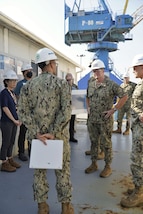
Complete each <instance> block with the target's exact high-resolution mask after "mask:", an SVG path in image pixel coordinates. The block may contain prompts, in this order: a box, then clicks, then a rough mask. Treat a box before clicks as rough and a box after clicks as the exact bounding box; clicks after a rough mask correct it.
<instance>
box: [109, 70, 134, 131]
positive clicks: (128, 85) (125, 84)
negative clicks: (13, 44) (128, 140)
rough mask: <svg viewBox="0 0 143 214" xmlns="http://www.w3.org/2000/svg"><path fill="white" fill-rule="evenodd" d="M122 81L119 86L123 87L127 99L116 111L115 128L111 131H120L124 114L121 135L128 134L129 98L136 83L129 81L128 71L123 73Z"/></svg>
mask: <svg viewBox="0 0 143 214" xmlns="http://www.w3.org/2000/svg"><path fill="white" fill-rule="evenodd" d="M123 77H124V82H123V83H122V84H121V87H122V88H123V89H124V91H125V92H126V93H127V94H128V100H127V101H126V103H125V104H124V105H123V107H122V108H121V109H119V111H118V116H117V123H118V125H117V127H118V128H117V129H116V130H114V131H113V133H118V134H121V133H122V120H123V117H124V115H125V114H126V130H125V131H124V132H123V135H129V132H130V118H131V113H130V112H131V98H132V94H133V91H134V89H135V87H136V83H133V82H130V76H129V73H128V72H126V73H125V74H124V76H123Z"/></svg>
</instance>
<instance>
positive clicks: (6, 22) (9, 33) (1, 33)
mask: <svg viewBox="0 0 143 214" xmlns="http://www.w3.org/2000/svg"><path fill="white" fill-rule="evenodd" d="M43 47H48V48H50V49H52V50H53V51H54V52H55V54H56V55H57V57H58V59H59V63H58V71H57V75H58V76H59V77H60V78H64V77H65V75H66V73H67V72H71V73H72V74H73V76H74V77H75V82H76V69H77V68H78V67H80V65H79V64H78V63H76V62H74V61H73V60H71V59H70V58H68V57H67V56H66V55H64V54H62V52H60V51H59V50H56V49H55V48H53V47H52V46H51V45H50V44H48V43H46V42H45V41H43V40H42V39H40V38H39V37H37V36H36V35H34V34H33V33H32V32H29V31H28V30H26V29H25V28H24V27H22V26H21V25H20V24H19V23H16V22H15V21H13V20H12V19H11V18H9V17H8V16H6V15H5V14H3V13H2V12H0V90H1V89H2V87H3V82H2V75H3V72H4V71H5V70H7V69H14V70H15V71H16V73H17V74H18V76H19V78H21V77H22V75H21V67H22V65H23V63H31V65H32V67H33V70H34V73H35V75H37V74H38V72H40V71H38V67H37V66H36V65H35V53H36V52H37V50H38V49H40V48H43Z"/></svg>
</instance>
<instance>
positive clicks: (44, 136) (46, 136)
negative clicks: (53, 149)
mask: <svg viewBox="0 0 143 214" xmlns="http://www.w3.org/2000/svg"><path fill="white" fill-rule="evenodd" d="M36 137H37V139H39V140H41V141H42V142H43V143H44V144H45V145H47V143H46V140H54V139H55V137H54V135H53V134H50V133H46V134H40V133H38V134H37V136H36Z"/></svg>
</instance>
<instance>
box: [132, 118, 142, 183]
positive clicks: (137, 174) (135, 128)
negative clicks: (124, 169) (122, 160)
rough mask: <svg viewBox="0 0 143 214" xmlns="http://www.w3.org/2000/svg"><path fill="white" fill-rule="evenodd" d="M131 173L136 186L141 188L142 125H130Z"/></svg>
mask: <svg viewBox="0 0 143 214" xmlns="http://www.w3.org/2000/svg"><path fill="white" fill-rule="evenodd" d="M131 161H132V163H131V166H130V167H131V172H132V178H133V182H134V184H135V185H136V186H143V123H139V122H138V123H136V124H135V125H132V152H131Z"/></svg>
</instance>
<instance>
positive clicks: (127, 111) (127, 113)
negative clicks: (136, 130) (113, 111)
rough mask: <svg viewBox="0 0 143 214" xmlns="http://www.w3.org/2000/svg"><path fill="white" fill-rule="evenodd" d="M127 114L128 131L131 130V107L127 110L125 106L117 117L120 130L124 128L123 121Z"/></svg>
mask: <svg viewBox="0 0 143 214" xmlns="http://www.w3.org/2000/svg"><path fill="white" fill-rule="evenodd" d="M125 114H126V129H130V118H131V113H130V107H128V108H125V107H124V106H123V107H122V108H121V109H119V110H118V116H117V122H118V129H121V128H122V121H123V117H124V115H125Z"/></svg>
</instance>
